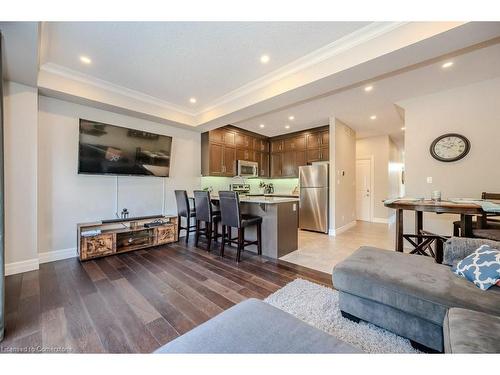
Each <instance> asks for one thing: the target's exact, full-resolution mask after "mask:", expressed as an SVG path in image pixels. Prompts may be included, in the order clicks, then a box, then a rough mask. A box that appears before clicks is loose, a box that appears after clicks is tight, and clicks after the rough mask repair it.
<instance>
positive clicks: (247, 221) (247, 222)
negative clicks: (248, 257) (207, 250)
mask: <svg viewBox="0 0 500 375" xmlns="http://www.w3.org/2000/svg"><path fill="white" fill-rule="evenodd" d="M219 202H220V211H221V223H222V246H221V256H222V257H224V245H225V244H226V243H228V244H232V243H237V244H238V252H237V254H236V261H237V262H239V261H240V258H241V250H243V249H244V248H245V246H249V245H257V254H259V255H262V217H260V216H255V215H246V214H243V215H242V214H241V213H240V200H239V197H238V194H237V193H236V192H234V191H219ZM251 225H256V226H257V241H247V240H245V228H247V227H249V226H251ZM231 228H238V237H237V238H231ZM226 230H227V233H226ZM226 235H227V236H228V238H227V239H226ZM235 240H236V241H235Z"/></svg>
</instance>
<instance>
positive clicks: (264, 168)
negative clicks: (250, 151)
mask: <svg viewBox="0 0 500 375" xmlns="http://www.w3.org/2000/svg"><path fill="white" fill-rule="evenodd" d="M257 154H258V160H257V162H258V163H259V177H269V176H270V174H269V152H257Z"/></svg>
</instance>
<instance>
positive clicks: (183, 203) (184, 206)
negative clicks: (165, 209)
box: [175, 190, 196, 243]
mask: <svg viewBox="0 0 500 375" xmlns="http://www.w3.org/2000/svg"><path fill="white" fill-rule="evenodd" d="M175 201H176V202H177V218H178V231H177V235H178V236H180V233H181V229H185V230H186V243H188V241H189V232H194V231H195V230H196V225H191V218H192V217H196V211H195V209H194V208H193V209H192V208H190V207H189V198H188V196H187V192H186V190H175ZM183 217H184V218H186V226H185V227H183V226H182V221H181V218H183Z"/></svg>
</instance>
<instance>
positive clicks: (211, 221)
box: [193, 190, 221, 251]
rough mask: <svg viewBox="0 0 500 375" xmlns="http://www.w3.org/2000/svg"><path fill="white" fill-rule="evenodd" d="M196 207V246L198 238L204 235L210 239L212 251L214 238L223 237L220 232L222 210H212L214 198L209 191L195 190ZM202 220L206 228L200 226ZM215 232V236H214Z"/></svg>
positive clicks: (209, 244)
mask: <svg viewBox="0 0 500 375" xmlns="http://www.w3.org/2000/svg"><path fill="white" fill-rule="evenodd" d="M193 194H194V207H195V209H196V231H195V246H196V247H198V239H199V237H200V235H204V236H205V237H206V238H207V241H208V247H207V250H208V251H210V247H211V245H212V238H213V239H214V240H215V242H217V238H219V237H221V235H220V234H218V232H219V222H220V211H213V210H212V200H211V199H210V193H209V192H208V191H202V190H195V191H193ZM201 222H204V223H205V225H204V228H203V229H201V228H200V224H201ZM212 234H213V236H212Z"/></svg>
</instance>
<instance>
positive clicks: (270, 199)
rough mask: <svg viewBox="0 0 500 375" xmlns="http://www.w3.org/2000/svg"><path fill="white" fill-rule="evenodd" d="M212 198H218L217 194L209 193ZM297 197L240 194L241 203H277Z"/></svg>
mask: <svg viewBox="0 0 500 375" xmlns="http://www.w3.org/2000/svg"><path fill="white" fill-rule="evenodd" d="M210 198H212V200H218V199H219V197H218V196H217V195H211V196H210ZM298 201H299V198H298V197H293V196H283V195H242V196H240V202H241V203H259V204H279V203H290V202H298Z"/></svg>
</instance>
